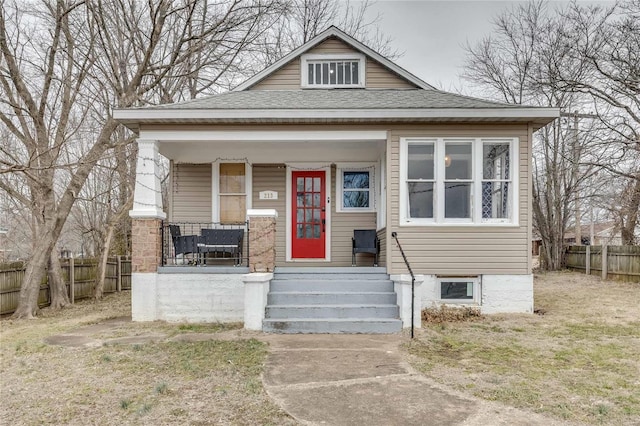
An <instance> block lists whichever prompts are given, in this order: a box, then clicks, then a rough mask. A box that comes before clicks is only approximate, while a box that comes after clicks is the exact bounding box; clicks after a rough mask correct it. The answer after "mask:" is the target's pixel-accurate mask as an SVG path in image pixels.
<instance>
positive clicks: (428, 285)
mask: <svg viewBox="0 0 640 426" xmlns="http://www.w3.org/2000/svg"><path fill="white" fill-rule="evenodd" d="M479 289H480V297H479V298H478V299H477V303H476V304H467V305H463V306H479V307H480V311H481V312H482V313H483V314H496V313H533V275H482V279H481V280H480V284H479ZM439 305H440V287H439V285H438V280H437V277H436V276H435V275H425V276H424V281H423V283H422V309H425V308H429V307H433V306H439ZM451 305H452V306H455V305H453V304H451Z"/></svg>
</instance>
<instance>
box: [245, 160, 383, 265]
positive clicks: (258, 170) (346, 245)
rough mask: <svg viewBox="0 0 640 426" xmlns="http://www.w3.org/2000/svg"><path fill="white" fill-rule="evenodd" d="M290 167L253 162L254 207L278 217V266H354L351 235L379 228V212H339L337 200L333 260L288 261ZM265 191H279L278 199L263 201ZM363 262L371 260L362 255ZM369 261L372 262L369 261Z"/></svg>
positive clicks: (333, 177) (333, 174)
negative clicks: (287, 206)
mask: <svg viewBox="0 0 640 426" xmlns="http://www.w3.org/2000/svg"><path fill="white" fill-rule="evenodd" d="M286 176H287V173H286V168H285V167H284V165H266V164H264V165H263V164H254V165H253V201H252V202H253V208H254V209H275V210H276V211H277V212H278V218H277V219H276V266H285V265H288V266H292V265H295V266H317V267H322V266H351V238H352V237H353V230H354V229H375V227H376V214H375V213H373V212H366V213H336V211H335V202H332V203H331V204H332V207H331V218H330V222H329V223H330V226H331V262H316V261H314V262H300V261H296V262H286V228H285V227H286V203H287V202H288V200H287V194H286ZM335 181H336V169H335V167H332V169H331V200H332V201H334V200H335V194H336V191H335ZM261 191H277V192H278V199H277V200H260V199H259V198H260V197H259V193H260V192H261ZM362 260H363V261H366V262H368V260H366V259H364V258H362ZM367 264H368V263H367Z"/></svg>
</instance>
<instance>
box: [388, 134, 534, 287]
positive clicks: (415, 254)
mask: <svg viewBox="0 0 640 426" xmlns="http://www.w3.org/2000/svg"><path fill="white" fill-rule="evenodd" d="M420 136H431V137H450V136H459V137H463V136H466V137H491V136H496V137H500V136H501V137H517V138H519V140H520V145H519V151H520V152H519V155H520V158H519V188H518V189H519V200H518V201H517V202H518V203H519V215H520V216H519V225H518V226H517V227H507V226H486V225H481V226H443V225H437V226H402V227H400V226H399V225H398V224H399V221H400V210H399V204H400V199H399V190H400V185H403V184H404V183H403V182H400V138H401V137H420ZM528 137H529V132H528V127H527V125H526V124H522V125H501V126H496V125H432V126H424V127H423V128H419V127H416V128H413V129H412V130H401V129H395V130H392V131H391V133H390V139H389V142H388V143H389V144H390V149H389V151H388V158H387V161H388V164H389V166H388V167H389V170H388V176H389V179H390V182H389V185H388V188H390V194H389V197H388V202H387V212H388V216H389V227H388V229H387V238H390V236H391V232H393V231H396V232H397V233H398V238H399V240H400V243H401V244H402V247H403V249H404V250H405V253H406V254H407V258H408V259H409V262H410V263H411V267H412V268H413V270H414V272H416V273H422V274H442V275H477V274H529V273H531V268H530V261H529V256H530V252H529V249H528V248H529V244H530V243H529V241H528V240H527V239H528V236H529V231H528V229H529V226H530V214H529V200H528V198H529V197H528V194H529V185H530V179H529V174H530V167H529V163H530V155H531V152H530V149H529V146H528ZM389 256H390V258H389V263H388V264H387V266H388V269H389V272H390V273H401V272H405V271H406V266H405V264H404V261H403V259H402V256H401V255H400V252H399V250H398V249H397V248H394V247H392V248H391V251H390V253H389Z"/></svg>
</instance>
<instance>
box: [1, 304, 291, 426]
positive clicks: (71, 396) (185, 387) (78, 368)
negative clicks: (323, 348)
mask: <svg viewBox="0 0 640 426" xmlns="http://www.w3.org/2000/svg"><path fill="white" fill-rule="evenodd" d="M130 312H131V311H130V294H129V293H128V292H123V293H121V294H114V295H108V296H107V297H106V299H105V300H103V301H101V302H98V303H95V302H91V301H85V302H80V303H78V304H76V305H74V306H73V307H71V308H70V309H65V310H62V311H58V312H55V311H51V310H47V309H45V310H44V311H43V315H42V316H41V317H40V319H37V320H31V321H26V320H20V321H11V320H6V319H5V320H2V321H0V327H1V328H0V424H5V425H8V424H11V425H31V424H77V425H91V424H93V425H107V424H111V425H122V424H141V425H142V424H144V425H147V424H153V425H163V424H192V425H197V424H291V423H293V421H292V419H290V418H289V417H288V416H287V415H286V414H285V413H284V412H282V411H281V410H280V409H279V408H278V407H276V406H275V405H274V404H273V403H272V402H271V401H270V399H269V398H268V396H267V395H266V394H265V392H264V390H263V388H262V383H261V379H260V374H261V372H262V368H263V362H264V359H265V356H266V353H267V350H266V345H265V344H263V343H261V342H259V341H258V340H255V339H251V338H244V337H241V336H235V335H234V333H235V334H239V333H238V332H236V331H228V330H229V328H231V329H233V328H237V327H239V325H237V324H236V325H233V326H224V327H223V326H221V325H185V324H183V325H179V324H166V323H160V322H157V323H131V322H126V323H122V324H120V325H118V327H116V328H115V329H110V330H107V331H104V330H103V331H100V330H98V329H96V330H93V333H92V334H91V336H90V337H91V342H92V343H90V344H88V345H83V346H77V347H68V346H58V345H50V344H47V343H45V341H44V339H45V338H47V337H49V336H52V335H56V334H70V333H74V331H75V330H78V328H79V327H82V326H86V325H88V324H95V323H98V322H101V321H103V320H105V319H108V318H113V317H119V316H127V315H130ZM225 330H227V331H225ZM194 332H200V333H218V332H223V333H222V335H221V336H225V333H226V336H225V338H220V339H217V338H215V336H213V337H211V338H208V339H204V340H202V341H193V342H185V341H179V339H177V338H178V337H182V336H180V335H184V334H187V333H189V334H193V333H194ZM114 337H116V338H117V337H120V338H127V337H133V338H135V339H139V340H140V343H134V342H130V341H126V340H123V342H121V343H114V342H111V343H109V341H110V339H111V338H114ZM96 342H97V343H96Z"/></svg>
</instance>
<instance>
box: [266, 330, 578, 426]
mask: <svg viewBox="0 0 640 426" xmlns="http://www.w3.org/2000/svg"><path fill="white" fill-rule="evenodd" d="M403 339H406V337H405V338H403V337H402V336H399V335H263V336H262V337H261V340H264V341H266V342H268V343H269V345H270V355H269V357H268V359H267V365H266V368H265V372H264V376H263V382H264V386H265V389H266V391H267V393H268V394H269V396H271V398H273V399H274V401H275V402H276V403H277V404H278V405H280V406H281V407H282V408H283V409H284V410H285V411H286V412H288V413H289V414H290V415H291V416H293V417H294V418H295V419H296V420H298V421H299V422H301V423H303V424H317V425H367V426H374V425H403V426H408V425H478V426H480V425H482V426H485V425H545V426H548V425H560V424H566V423H560V422H557V421H555V420H553V419H549V418H546V417H543V416H540V415H537V414H534V413H529V412H525V411H521V410H517V409H515V408H511V407H506V406H502V405H499V404H494V403H491V402H487V401H483V400H479V399H475V398H472V397H469V396H468V395H464V394H461V393H457V392H455V391H452V390H450V389H445V388H443V387H442V386H440V385H438V384H436V383H434V382H433V381H431V380H429V379H427V378H426V377H424V376H422V375H421V374H419V373H416V372H415V371H413V370H412V368H411V367H410V365H409V364H408V363H407V362H406V361H404V359H403V357H402V354H401V353H400V350H399V345H400V343H402V341H403Z"/></svg>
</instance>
